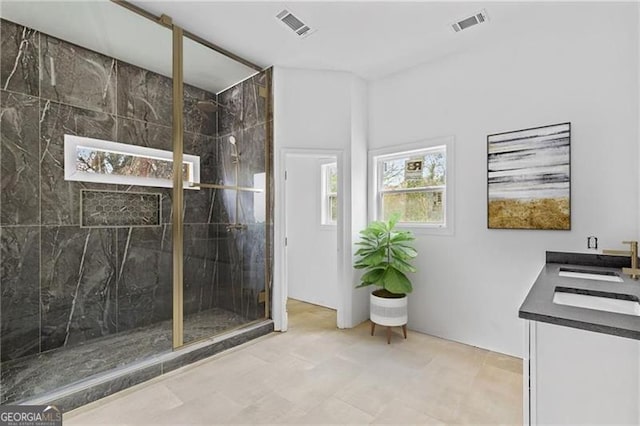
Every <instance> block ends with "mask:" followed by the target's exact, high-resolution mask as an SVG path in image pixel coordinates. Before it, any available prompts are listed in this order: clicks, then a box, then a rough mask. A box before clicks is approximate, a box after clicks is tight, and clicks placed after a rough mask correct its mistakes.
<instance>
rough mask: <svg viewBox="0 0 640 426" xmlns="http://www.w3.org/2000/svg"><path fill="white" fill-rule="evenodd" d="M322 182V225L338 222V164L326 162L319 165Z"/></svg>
mask: <svg viewBox="0 0 640 426" xmlns="http://www.w3.org/2000/svg"><path fill="white" fill-rule="evenodd" d="M320 170H321V182H322V189H321V194H322V203H321V205H322V211H321V213H320V214H321V216H320V217H321V222H320V223H321V224H322V225H336V224H337V223H338V164H337V163H328V164H323V165H322V166H320Z"/></svg>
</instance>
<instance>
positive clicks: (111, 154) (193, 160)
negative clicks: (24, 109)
mask: <svg viewBox="0 0 640 426" xmlns="http://www.w3.org/2000/svg"><path fill="white" fill-rule="evenodd" d="M64 159H65V162H64V175H65V180H75V181H82V182H98V183H108V184H124V185H138V186H153V187H164V188H171V187H172V185H173V181H172V175H173V153H172V152H171V151H165V150H161V149H153V148H147V147H144V146H136V145H128V144H124V143H118V142H111V141H105V140H101V139H92V138H86V137H80V136H74V135H64ZM182 175H183V178H184V187H185V188H190V187H192V186H193V184H195V183H199V182H200V157H199V156H197V155H187V154H184V157H183V165H182ZM192 189H193V188H192Z"/></svg>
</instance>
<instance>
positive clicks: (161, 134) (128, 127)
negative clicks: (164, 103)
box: [116, 117, 173, 152]
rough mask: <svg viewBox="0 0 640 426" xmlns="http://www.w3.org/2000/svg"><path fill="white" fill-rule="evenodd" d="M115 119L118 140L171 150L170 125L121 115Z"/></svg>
mask: <svg viewBox="0 0 640 426" xmlns="http://www.w3.org/2000/svg"><path fill="white" fill-rule="evenodd" d="M116 120H117V122H118V134H117V137H116V139H117V141H118V142H120V143H126V144H131V145H137V146H146V147H148V148H155V149H162V150H165V151H169V152H173V139H172V138H173V135H172V130H171V127H167V126H166V125H162V126H161V125H157V124H152V123H149V122H147V121H140V120H131V119H127V118H122V117H117V119H116ZM170 125H171V122H170V121H169V126H170Z"/></svg>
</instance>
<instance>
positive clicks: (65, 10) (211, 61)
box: [0, 0, 256, 93]
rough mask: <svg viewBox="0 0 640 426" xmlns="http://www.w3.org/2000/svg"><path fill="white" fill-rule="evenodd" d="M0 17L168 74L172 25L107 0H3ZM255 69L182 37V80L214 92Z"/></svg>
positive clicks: (170, 63) (169, 75) (169, 73)
mask: <svg viewBox="0 0 640 426" xmlns="http://www.w3.org/2000/svg"><path fill="white" fill-rule="evenodd" d="M0 6H1V7H0V16H1V17H2V18H4V19H8V20H9V21H12V22H16V23H18V24H21V25H25V26H27V27H30V28H33V29H36V30H38V31H41V32H43V33H45V34H49V35H52V36H54V37H57V38H60V39H62V40H66V41H69V42H72V43H75V44H77V45H80V46H82V47H86V48H88V49H91V50H94V51H96V52H100V53H103V54H105V55H108V56H111V57H114V58H117V59H119V60H122V61H125V62H128V63H131V64H134V65H137V66H139V67H142V68H145V69H148V70H151V71H154V72H157V73H159V74H162V75H165V76H168V77H171V74H172V60H171V58H172V57H171V50H172V45H171V41H172V39H171V30H169V29H167V28H165V27H162V26H160V25H157V24H155V23H154V22H152V21H150V20H148V19H146V18H143V17H141V16H139V15H137V14H135V13H132V12H130V11H129V10H127V9H125V8H123V7H120V6H118V5H117V4H115V3H112V2H110V1H106V0H101V1H59V0H57V1H43V0H38V1H34V0H30V1H3V0H0ZM255 72H256V71H255V70H254V69H252V68H249V67H247V66H245V65H243V64H241V63H239V62H237V61H235V60H232V59H230V58H228V57H226V56H224V55H222V54H219V53H217V52H213V51H212V50H211V49H209V48H207V47H204V46H203V45H202V44H200V43H197V42H194V41H192V40H189V39H186V40H185V42H184V81H185V82H186V83H188V84H191V85H193V86H196V87H200V88H202V89H205V90H208V91H211V92H213V93H218V92H220V91H221V90H223V89H226V88H227V87H229V86H231V85H233V84H236V83H237V82H238V81H241V80H244V79H245V78H247V77H249V76H250V75H252V74H254V73H255Z"/></svg>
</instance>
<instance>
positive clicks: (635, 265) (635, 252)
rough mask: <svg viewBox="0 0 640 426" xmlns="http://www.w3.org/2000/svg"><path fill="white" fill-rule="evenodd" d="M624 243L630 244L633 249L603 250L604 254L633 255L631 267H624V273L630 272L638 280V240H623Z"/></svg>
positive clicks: (639, 275)
mask: <svg viewBox="0 0 640 426" xmlns="http://www.w3.org/2000/svg"><path fill="white" fill-rule="evenodd" d="M622 244H629V245H630V246H631V251H625V250H602V254H611V255H614V256H631V268H622V273H623V274H629V276H630V277H631V278H632V279H634V280H637V279H638V277H640V269H638V242H637V241H623V242H622Z"/></svg>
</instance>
